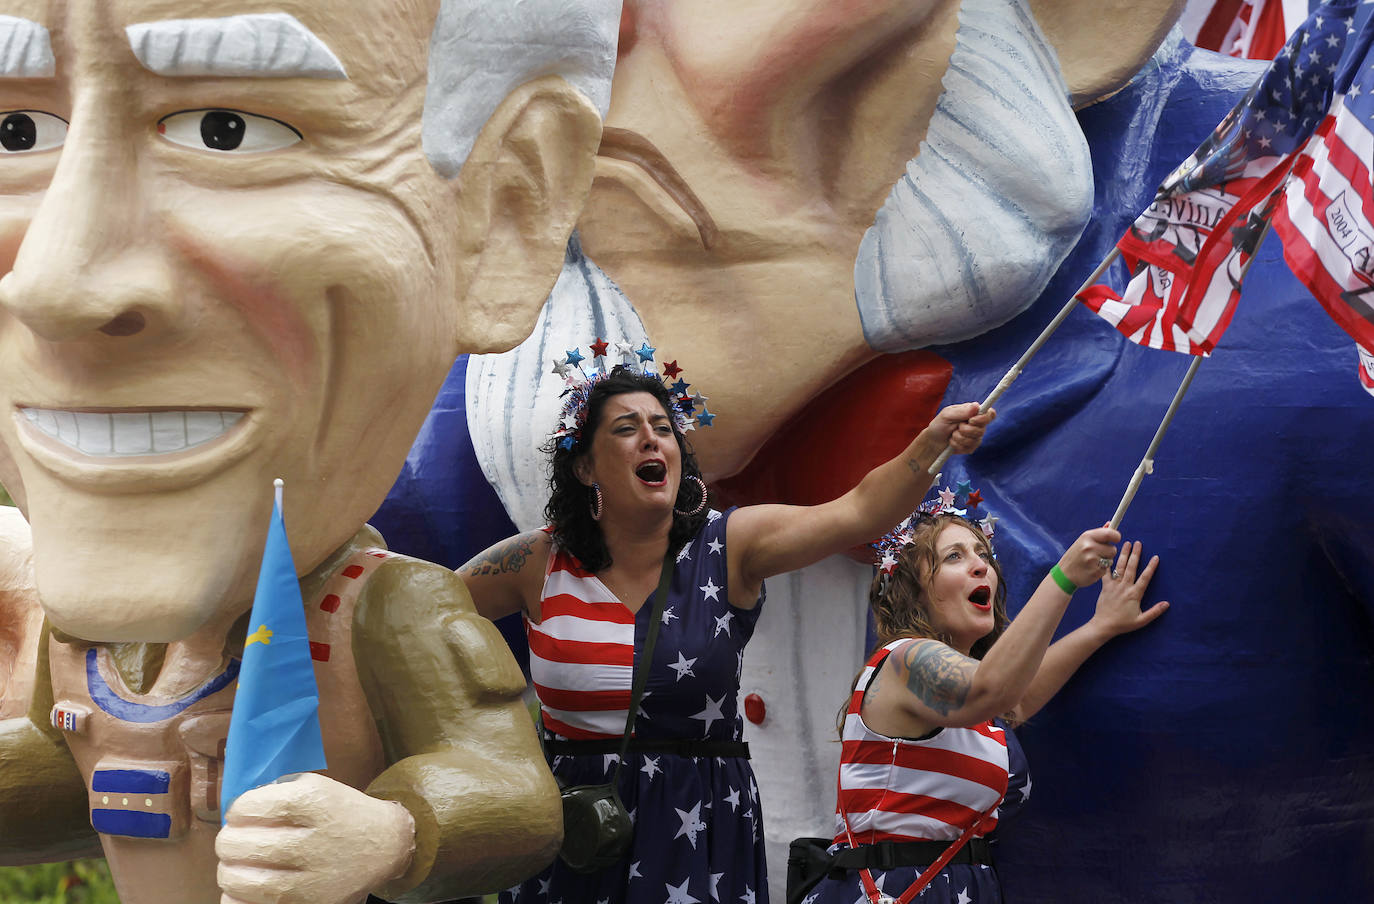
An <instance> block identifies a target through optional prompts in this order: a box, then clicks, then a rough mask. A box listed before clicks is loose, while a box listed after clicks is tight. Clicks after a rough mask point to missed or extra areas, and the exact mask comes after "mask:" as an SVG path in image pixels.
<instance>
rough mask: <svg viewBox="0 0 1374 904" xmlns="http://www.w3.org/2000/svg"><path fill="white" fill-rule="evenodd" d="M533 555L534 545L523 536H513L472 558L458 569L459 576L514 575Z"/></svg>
mask: <svg viewBox="0 0 1374 904" xmlns="http://www.w3.org/2000/svg"><path fill="white" fill-rule="evenodd" d="M533 554H534V543H532V542H531V541H530V540H529V539H528V538H526V537H523V536H514V537H511V538H510V539H509V540H506V541H505V542H504V543H498V544H496V545H495V546H493V547H491V548H490V549H487V550H485V551H483V552H480V553H478V554H477V555H475V556H473V557H472V559H470V560H469V561H468V563H467V564H466V565H464V566H463V567H462V568H459V569H458V573H459V574H516V573H518V572H519V571H520V569H522V568H524V567H525V563H526V562H528V561H529V558H530V556H532V555H533Z"/></svg>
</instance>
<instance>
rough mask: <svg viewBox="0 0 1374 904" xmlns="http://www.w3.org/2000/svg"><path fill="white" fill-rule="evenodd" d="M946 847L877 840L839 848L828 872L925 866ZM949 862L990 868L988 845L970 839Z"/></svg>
mask: <svg viewBox="0 0 1374 904" xmlns="http://www.w3.org/2000/svg"><path fill="white" fill-rule="evenodd" d="M949 846H950V842H948V841H879V842H877V843H876V844H861V845H859V846H858V847H856V848H842V849H840V850H837V851H836V852H835V853H834V854H832V855H831V857H832V860H831V867H830V868H831V869H832V870H851V869H883V870H887V869H893V868H895V867H898V866H929V865H930V864H932V863H934V862H935V861H936V860H939V859H940V855H941V854H943V853H944V852H945V850H946V849H947V848H948V847H949ZM949 862H950V863H981V864H983V865H984V866H992V843H991V842H990V841H988V840H987V839H986V838H970V839H969V840H968V841H967V842H966V843H965V844H964V846H963V847H961V848H959V850H957V851H955V852H954V856H953V857H951V858H950V861H949Z"/></svg>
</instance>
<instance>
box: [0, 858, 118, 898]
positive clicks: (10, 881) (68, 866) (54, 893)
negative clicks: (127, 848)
mask: <svg viewBox="0 0 1374 904" xmlns="http://www.w3.org/2000/svg"><path fill="white" fill-rule="evenodd" d="M0 904H119V896H118V895H116V894H115V890H114V883H112V882H111V881H110V868H109V867H108V866H106V865H105V861H104V860H73V861H71V862H70V863H40V864H37V865H35V866H12V867H4V868H0Z"/></svg>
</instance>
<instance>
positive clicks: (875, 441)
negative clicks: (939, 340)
mask: <svg viewBox="0 0 1374 904" xmlns="http://www.w3.org/2000/svg"><path fill="white" fill-rule="evenodd" d="M953 373H954V369H953V367H951V365H950V363H949V362H948V361H946V360H945V359H944V358H941V357H940V356H939V355H937V354H935V353H934V352H929V351H914V352H904V353H902V354H899V355H883V356H882V357H879V358H876V359H874V360H873V361H870V362H869V363H868V364H866V365H864V366H863V367H861V368H859V369H858V370H856V371H854V372H853V373H852V374H850V375H849V376H847V377H845V378H844V379H842V380H840V381H839V382H837V383H835V384H834V385H833V386H831V387H830V388H829V389H828V390H826V391H825V392H824V393H823V394H822V395H821V396H819V397H818V398H817V399H816V400H815V401H814V402H812V403H811V404H810V405H808V406H807V407H806V408H804V409H802V411H801V412H799V413H798V414H797V416H796V417H795V418H794V419H793V421H792V423H790V424H788V425H787V426H785V427H783V428H782V429H781V430H779V431H778V432H777V433H775V434H774V435H773V437H772V438H771V439H770V440H769V441H768V442H767V443H766V444H765V445H764V447H763V448H762V449H760V450H759V452H758V454H757V455H755V456H754V458H753V460H752V461H751V462H749V466H748V467H746V468H745V469H744V470H743V471H741V472H739V473H738V474H736V475H735V476H733V477H727V478H726V479H724V480H721V481H719V482H718V483H717V484H716V486H715V489H716V490H717V491H718V492H719V493H720V495H721V496H722V498H723V499H728V500H729V502H730V504H732V505H752V504H755V503H760V502H782V503H786V504H789V505H816V504H817V503H821V502H828V501H830V500H831V499H835V498H836V497H838V496H841V495H843V494H844V493H846V492H848V491H849V490H850V488H852V487H853V486H854V485H855V484H857V483H858V482H859V481H860V480H861V479H862V478H863V476H864V475H865V474H867V473H868V472H869V471H870V470H872V469H873V468H874V467H875V466H877V465H879V464H882V463H883V462H885V461H888V460H889V459H891V458H893V457H895V456H896V455H897V454H898V453H900V452H901V451H902V450H903V449H905V448H906V447H907V444H908V443H910V442H911V438H912V437H913V436H915V435H916V434H917V433H919V432H920V431H921V430H922V429H923V428H924V427H925V426H926V424H928V423H930V419H931V418H933V417H934V416H935V413H936V412H937V411H938V410H939V409H940V402H941V400H943V399H944V395H945V389H946V388H947V387H948V386H949V381H950V377H951V376H952V375H953ZM837 438H838V441H837ZM875 539H876V538H875ZM869 552H870V551H869V550H867V549H865V550H864V551H863V553H862V554H861V555H860V557H861V558H864V559H865V560H867V559H868V553H869Z"/></svg>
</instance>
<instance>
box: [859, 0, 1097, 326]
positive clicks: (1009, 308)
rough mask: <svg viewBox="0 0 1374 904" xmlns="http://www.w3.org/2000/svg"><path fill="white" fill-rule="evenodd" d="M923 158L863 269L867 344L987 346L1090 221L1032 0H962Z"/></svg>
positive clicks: (1062, 97)
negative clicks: (983, 338)
mask: <svg viewBox="0 0 1374 904" xmlns="http://www.w3.org/2000/svg"><path fill="white" fill-rule="evenodd" d="M942 86H943V89H944V90H943V92H942V93H941V95H940V100H939V102H938V103H937V105H936V110H935V115H934V116H933V117H932V118H931V121H930V127H929V129H928V130H927V132H926V139H925V141H923V142H921V149H920V153H919V154H917V156H916V158H915V159H913V160H912V161H911V162H910V163H908V164H907V171H906V174H905V175H904V176H903V177H902V178H901V179H900V180H898V182H897V184H896V185H895V186H893V188H892V192H891V194H890V195H889V196H888V199H887V202H886V203H885V204H884V206H883V208H882V210H881V211H879V213H878V216H877V217H876V218H875V220H874V223H873V226H871V227H870V228H869V230H868V232H867V233H866V234H865V235H864V239H863V243H862V244H861V245H860V246H859V254H858V257H857V259H856V260H855V263H854V289H855V301H856V302H857V304H858V308H859V318H860V320H861V322H862V325H863V331H864V337H865V338H866V339H867V340H868V344H869V345H870V346H872V347H873V348H875V349H877V350H878V351H882V352H897V351H903V350H905V349H909V348H919V347H921V346H924V345H931V344H937V343H944V342H959V341H961V340H964V339H968V338H970V337H973V336H976V335H979V334H981V333H984V332H986V331H988V330H990V329H992V328H993V327H995V326H999V325H1001V324H1002V323H1005V322H1006V321H1008V320H1010V319H1011V318H1012V317H1014V316H1016V315H1017V314H1019V313H1021V311H1023V310H1025V308H1026V307H1027V306H1029V305H1030V303H1031V302H1032V301H1034V300H1035V298H1036V297H1037V296H1038V295H1039V294H1040V292H1041V291H1042V290H1043V289H1044V288H1045V285H1046V284H1047V283H1048V282H1049V280H1050V277H1051V276H1053V275H1054V271H1055V270H1056V269H1058V267H1059V264H1060V262H1061V261H1063V259H1064V258H1065V257H1066V256H1067V255H1068V253H1069V251H1070V250H1071V249H1072V248H1073V245H1074V243H1075V242H1076V241H1078V236H1079V234H1080V233H1081V232H1082V231H1083V227H1084V226H1085V225H1087V222H1088V218H1089V217H1090V216H1091V214H1092V199H1093V180H1092V161H1091V159H1090V158H1089V156H1088V143H1087V140H1086V139H1085V138H1084V137H1083V133H1082V132H1081V131H1080V130H1079V127H1078V121H1077V119H1076V118H1075V117H1074V114H1073V110H1072V109H1070V107H1069V104H1068V100H1067V96H1068V88H1067V87H1066V86H1065V84H1064V77H1063V76H1062V75H1061V74H1060V71H1059V60H1058V57H1057V56H1056V55H1055V52H1054V48H1053V47H1052V46H1051V45H1050V43H1049V41H1047V40H1046V39H1045V36H1044V33H1043V32H1041V30H1040V27H1039V25H1038V24H1037V23H1036V21H1035V16H1034V15H1033V14H1032V13H1031V10H1030V7H1029V6H1028V5H1027V2H1026V0H963V2H962V3H961V4H960V6H959V29H958V32H957V33H956V35H955V49H954V53H953V55H952V56H951V58H950V61H949V69H948V70H947V71H946V73H945V76H944V79H943V82H942Z"/></svg>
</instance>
